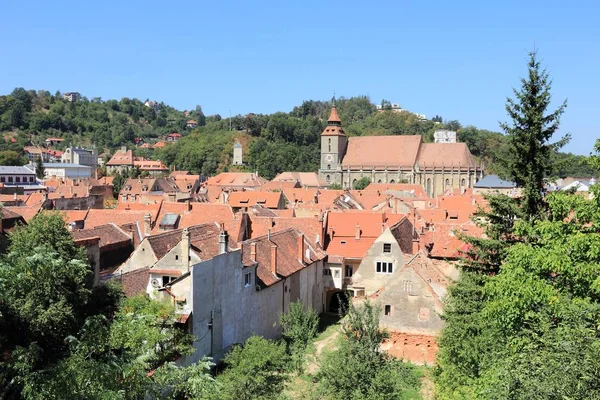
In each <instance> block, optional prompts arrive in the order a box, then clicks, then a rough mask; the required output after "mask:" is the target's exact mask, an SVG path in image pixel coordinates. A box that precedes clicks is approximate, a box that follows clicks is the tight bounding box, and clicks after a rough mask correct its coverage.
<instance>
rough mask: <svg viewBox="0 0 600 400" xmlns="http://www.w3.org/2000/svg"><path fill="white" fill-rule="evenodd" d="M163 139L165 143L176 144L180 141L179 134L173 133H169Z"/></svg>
mask: <svg viewBox="0 0 600 400" xmlns="http://www.w3.org/2000/svg"><path fill="white" fill-rule="evenodd" d="M165 139H166V140H167V142H178V141H179V139H181V133H177V132H173V133H169V134H168V135H167V136H166V137H165Z"/></svg>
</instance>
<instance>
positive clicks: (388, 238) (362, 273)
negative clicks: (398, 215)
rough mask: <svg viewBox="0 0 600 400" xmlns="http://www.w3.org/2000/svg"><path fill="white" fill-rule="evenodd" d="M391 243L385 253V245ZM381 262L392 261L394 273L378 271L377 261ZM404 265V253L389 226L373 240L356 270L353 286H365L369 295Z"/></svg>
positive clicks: (366, 293)
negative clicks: (387, 251)
mask: <svg viewBox="0 0 600 400" xmlns="http://www.w3.org/2000/svg"><path fill="white" fill-rule="evenodd" d="M384 243H389V244H390V246H391V251H390V252H389V253H384V251H383V245H384ZM378 261H381V262H392V263H393V269H392V271H393V272H392V273H391V274H389V273H378V272H377V271H376V263H377V262H378ZM403 265H404V254H403V253H402V249H401V248H400V245H399V244H398V242H396V238H395V237H394V235H393V234H392V232H391V231H390V229H389V228H386V229H385V231H384V232H383V233H382V234H381V235H380V236H379V237H378V238H377V239H375V241H374V242H373V245H371V247H370V248H369V250H368V251H367V253H366V254H365V256H364V257H363V259H362V261H361V263H360V265H359V267H358V269H357V270H356V271H354V274H353V277H352V286H353V287H354V288H356V287H364V289H365V295H367V296H369V295H371V294H373V293H375V292H376V291H378V290H379V289H381V287H382V286H383V285H384V284H385V283H386V282H388V281H389V280H390V279H391V278H393V277H394V276H395V275H397V274H398V273H399V271H400V269H401V268H402V267H403Z"/></svg>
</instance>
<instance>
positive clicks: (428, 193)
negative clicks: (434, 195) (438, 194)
mask: <svg viewBox="0 0 600 400" xmlns="http://www.w3.org/2000/svg"><path fill="white" fill-rule="evenodd" d="M425 190H426V191H427V197H431V178H428V179H427V183H426V186H425Z"/></svg>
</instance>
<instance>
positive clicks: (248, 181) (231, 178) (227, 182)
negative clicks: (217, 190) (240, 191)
mask: <svg viewBox="0 0 600 400" xmlns="http://www.w3.org/2000/svg"><path fill="white" fill-rule="evenodd" d="M267 182H268V181H267V180H266V179H265V178H262V177H260V176H258V175H256V174H255V173H252V172H222V173H220V174H219V175H217V176H213V177H211V178H209V179H208V181H206V185H210V186H221V187H239V188H242V187H245V188H259V187H261V186H262V185H264V184H265V183H267Z"/></svg>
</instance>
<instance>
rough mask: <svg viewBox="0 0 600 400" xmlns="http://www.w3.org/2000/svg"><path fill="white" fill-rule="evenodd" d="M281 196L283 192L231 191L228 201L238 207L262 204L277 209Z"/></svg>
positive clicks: (232, 205)
mask: <svg viewBox="0 0 600 400" xmlns="http://www.w3.org/2000/svg"><path fill="white" fill-rule="evenodd" d="M281 196H282V194H281V192H262V191H261V192H255V191H244V192H231V193H230V194H229V200H228V203H229V205H230V206H231V207H236V208H241V207H251V206H254V205H262V206H264V207H267V208H274V209H276V208H278V206H279V203H280V202H281Z"/></svg>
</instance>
